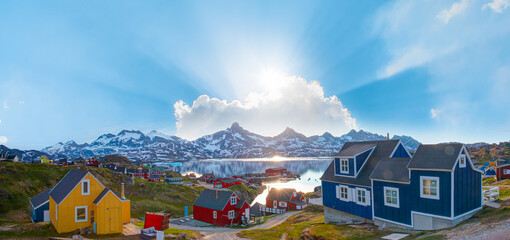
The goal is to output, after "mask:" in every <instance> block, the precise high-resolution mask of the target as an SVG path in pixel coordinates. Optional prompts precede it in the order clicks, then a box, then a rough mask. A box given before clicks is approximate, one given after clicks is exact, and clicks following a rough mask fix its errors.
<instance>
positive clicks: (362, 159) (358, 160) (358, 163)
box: [356, 148, 372, 174]
mask: <svg viewBox="0 0 510 240" xmlns="http://www.w3.org/2000/svg"><path fill="white" fill-rule="evenodd" d="M371 152H372V148H371V149H369V150H368V151H365V152H364V153H362V154H360V155H358V156H356V170H357V172H356V174H358V173H359V171H361V166H363V164H364V163H365V162H366V161H367V159H368V156H369V155H370V153H371Z"/></svg>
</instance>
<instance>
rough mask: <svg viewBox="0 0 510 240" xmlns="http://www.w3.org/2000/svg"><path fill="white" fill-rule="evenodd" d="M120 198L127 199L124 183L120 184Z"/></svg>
mask: <svg viewBox="0 0 510 240" xmlns="http://www.w3.org/2000/svg"><path fill="white" fill-rule="evenodd" d="M120 197H121V198H122V199H126V197H125V196H124V183H121V184H120Z"/></svg>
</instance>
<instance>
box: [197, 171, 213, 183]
mask: <svg viewBox="0 0 510 240" xmlns="http://www.w3.org/2000/svg"><path fill="white" fill-rule="evenodd" d="M200 180H201V181H204V182H208V183H212V182H214V181H215V180H216V176H214V173H204V174H202V176H201V177H200Z"/></svg>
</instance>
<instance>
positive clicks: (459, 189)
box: [453, 153, 482, 216]
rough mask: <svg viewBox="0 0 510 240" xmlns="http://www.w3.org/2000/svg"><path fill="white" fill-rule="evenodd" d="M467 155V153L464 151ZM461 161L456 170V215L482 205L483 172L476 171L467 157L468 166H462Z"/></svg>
mask: <svg viewBox="0 0 510 240" xmlns="http://www.w3.org/2000/svg"><path fill="white" fill-rule="evenodd" d="M464 154H466V155H467V153H464ZM459 166H460V161H459V162H458V163H457V165H456V166H455V172H454V178H455V179H454V185H455V190H454V198H453V199H454V202H455V205H454V215H455V216H458V215H460V214H463V213H466V212H469V211H471V210H473V209H476V208H479V207H480V206H481V202H482V200H481V199H480V198H481V194H482V193H481V189H480V188H481V185H482V183H481V178H482V174H481V173H479V172H476V171H474V170H473V169H472V168H471V164H469V162H468V160H467V159H466V167H464V168H461V167H459Z"/></svg>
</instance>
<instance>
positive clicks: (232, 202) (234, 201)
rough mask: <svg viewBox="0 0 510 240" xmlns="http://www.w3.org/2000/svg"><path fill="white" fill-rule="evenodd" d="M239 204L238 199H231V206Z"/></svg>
mask: <svg viewBox="0 0 510 240" xmlns="http://www.w3.org/2000/svg"><path fill="white" fill-rule="evenodd" d="M236 203H237V198H236V197H231V198H230V204H231V205H235V204H236Z"/></svg>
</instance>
